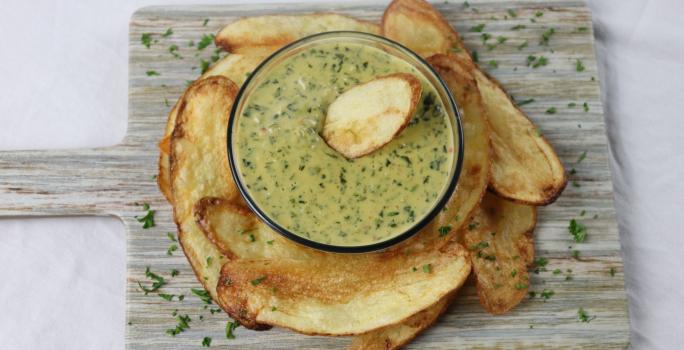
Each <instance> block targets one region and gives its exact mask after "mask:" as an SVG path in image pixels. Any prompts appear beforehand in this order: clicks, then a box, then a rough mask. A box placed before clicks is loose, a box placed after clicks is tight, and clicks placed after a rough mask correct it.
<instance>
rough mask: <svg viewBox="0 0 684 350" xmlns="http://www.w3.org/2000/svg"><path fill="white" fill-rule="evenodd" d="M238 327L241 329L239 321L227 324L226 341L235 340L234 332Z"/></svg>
mask: <svg viewBox="0 0 684 350" xmlns="http://www.w3.org/2000/svg"><path fill="white" fill-rule="evenodd" d="M238 327H240V323H238V321H228V323H226V339H235V334H233V331H234V330H235V329H236V328H238Z"/></svg>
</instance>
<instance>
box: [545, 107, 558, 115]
mask: <svg viewBox="0 0 684 350" xmlns="http://www.w3.org/2000/svg"><path fill="white" fill-rule="evenodd" d="M546 114H556V107H551V108H549V109H547V110H546Z"/></svg>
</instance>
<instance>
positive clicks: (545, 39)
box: [539, 28, 556, 46]
mask: <svg viewBox="0 0 684 350" xmlns="http://www.w3.org/2000/svg"><path fill="white" fill-rule="evenodd" d="M555 32H556V29H555V28H549V29H548V30H546V31H545V32H544V33H542V38H541V41H540V42H539V44H540V45H545V46H548V45H549V39H551V36H552V35H553V34H554V33H555Z"/></svg>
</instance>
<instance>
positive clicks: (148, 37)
mask: <svg viewBox="0 0 684 350" xmlns="http://www.w3.org/2000/svg"><path fill="white" fill-rule="evenodd" d="M140 42H141V43H142V44H143V45H145V47H146V48H148V49H149V48H150V46H151V45H152V33H143V34H142V35H141V36H140Z"/></svg>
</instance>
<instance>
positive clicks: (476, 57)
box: [472, 50, 480, 62]
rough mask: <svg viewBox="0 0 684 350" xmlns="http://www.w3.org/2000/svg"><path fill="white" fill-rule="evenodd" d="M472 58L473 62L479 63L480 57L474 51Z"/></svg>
mask: <svg viewBox="0 0 684 350" xmlns="http://www.w3.org/2000/svg"><path fill="white" fill-rule="evenodd" d="M472 56H473V62H480V56H479V55H478V54H477V51H476V50H473V52H472Z"/></svg>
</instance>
